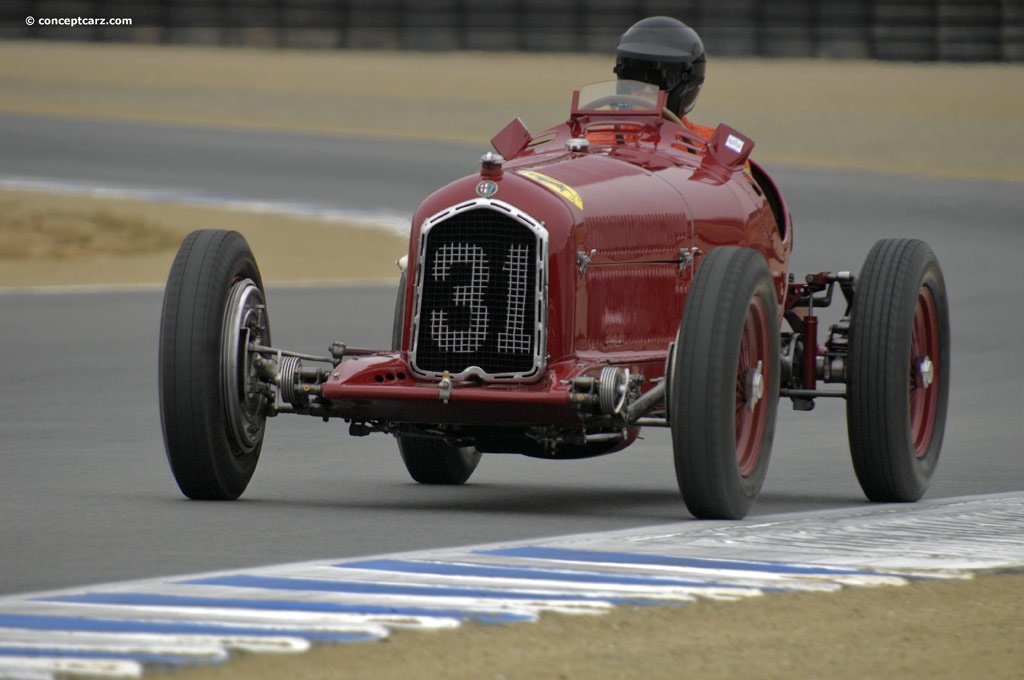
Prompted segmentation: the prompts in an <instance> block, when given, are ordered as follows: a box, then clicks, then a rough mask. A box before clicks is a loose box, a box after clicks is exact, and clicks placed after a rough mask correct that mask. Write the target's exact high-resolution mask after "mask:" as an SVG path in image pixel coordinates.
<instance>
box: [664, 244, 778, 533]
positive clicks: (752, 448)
mask: <svg viewBox="0 0 1024 680" xmlns="http://www.w3.org/2000/svg"><path fill="white" fill-rule="evenodd" d="M670 375H671V384H670V385H669V390H670V391H671V395H670V399H669V400H668V403H669V409H670V411H669V421H670V425H671V428H672V447H673V453H674V457H675V467H676V478H677V481H678V483H679V490H680V492H682V495H683V500H684V501H685V502H686V507H687V509H688V510H689V511H690V512H691V513H692V514H693V515H694V516H695V517H698V518H702V519H742V518H743V517H744V516H746V514H747V512H748V511H749V510H750V507H751V505H752V504H753V502H754V500H755V499H756V498H757V495H758V493H759V492H760V490H761V486H762V484H763V483H764V480H765V476H766V475H767V473H768V459H769V457H770V456H771V449H772V439H773V437H774V434H775V415H776V411H777V408H778V401H779V375H780V367H779V314H778V301H777V299H776V291H775V285H774V282H773V280H772V275H771V273H770V272H769V270H768V264H767V262H766V261H765V259H764V257H763V256H762V255H761V254H760V253H758V252H756V251H754V250H748V249H745V248H732V247H719V248H715V249H714V250H712V251H710V252H709V253H708V254H707V255H706V256H705V257H704V261H703V262H702V263H701V265H700V267H699V268H698V269H697V273H696V275H695V276H694V280H693V283H692V284H691V286H690V291H689V294H688V295H687V298H686V308H685V310H684V311H683V319H682V322H681V323H680V325H679V337H678V338H677V340H676V346H675V355H674V358H673V365H672V367H671V373H670Z"/></svg>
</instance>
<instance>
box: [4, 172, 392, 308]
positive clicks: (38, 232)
mask: <svg viewBox="0 0 1024 680" xmlns="http://www.w3.org/2000/svg"><path fill="white" fill-rule="evenodd" d="M195 229H234V230H236V231H238V232H241V234H242V235H243V236H245V237H246V239H247V240H248V241H249V245H250V246H251V247H252V249H253V252H254V253H255V254H256V259H257V261H258V262H259V265H260V270H261V272H262V274H263V278H264V281H265V282H266V283H268V284H276V283H284V282H322V281H339V280H346V281H388V282H390V281H397V280H398V269H397V267H396V266H395V260H397V259H398V258H400V257H401V256H402V255H405V254H406V252H407V250H408V240H407V239H406V238H405V237H404V236H399V235H398V234H395V233H393V232H391V231H389V230H386V229H376V228H372V227H367V226H365V225H358V224H353V223H348V222H339V221H328V220H318V219H311V218H298V217H292V216H288V215H279V214H274V213H252V212H243V211H232V210H219V209H215V208H207V207H198V206H187V205H180V204H173V203H149V202H144V201H132V200H119V199H108V198H93V197H82V196H66V195H61V194H50V193H36V192H29V191H2V190H0V288H5V287H6V288H13V287H22V286H75V285H136V286H137V285H154V286H156V285H163V284H164V282H165V281H166V280H167V272H168V271H169V270H170V268H171V261H172V260H173V259H174V254H175V253H176V252H177V249H178V245H179V244H180V243H181V241H182V239H184V238H185V236H186V235H188V233H189V232H191V231H193V230H195Z"/></svg>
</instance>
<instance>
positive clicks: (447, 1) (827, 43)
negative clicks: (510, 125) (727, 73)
mask: <svg viewBox="0 0 1024 680" xmlns="http://www.w3.org/2000/svg"><path fill="white" fill-rule="evenodd" d="M657 14H665V15H669V16H674V17H677V18H679V19H682V20H683V21H685V22H687V23H688V24H690V25H691V26H693V27H694V28H696V29H697V31H698V32H699V33H700V34H701V36H702V37H703V38H704V41H705V43H706V45H707V46H708V50H709V52H710V53H711V54H713V55H715V56H765V57H838V58H869V59H887V60H904V61H907V60H910V61H936V60H942V61H1012V62H1019V61H1024V0H486V1H474V0H182V1H180V2H179V1H172V0H135V1H131V2H130V1H128V0H4V1H3V3H2V7H0V37H6V38H46V39H69V40H110V41H125V42H142V41H149V42H166V43H202V44H225V45H263V46H268V45H269V46H279V47H320V48H384V49H406V50H462V49H470V50H526V51H553V52H599V53H607V52H610V51H611V50H612V49H613V48H614V45H615V42H616V39H617V38H618V36H619V35H620V34H621V33H622V31H623V30H625V29H626V28H627V27H628V26H629V25H630V24H632V23H633V22H634V21H636V20H638V19H640V18H643V17H645V16H652V15H657ZM29 17H31V19H29ZM76 18H77V19H84V20H86V21H85V22H82V21H79V22H78V23H79V25H77V26H72V25H68V24H66V23H65V24H63V25H54V24H53V23H52V20H53V19H76ZM125 18H127V19H130V20H131V25H111V22H112V20H115V19H125ZM99 19H105V20H107V25H99V24H98V23H95V22H94V20H99Z"/></svg>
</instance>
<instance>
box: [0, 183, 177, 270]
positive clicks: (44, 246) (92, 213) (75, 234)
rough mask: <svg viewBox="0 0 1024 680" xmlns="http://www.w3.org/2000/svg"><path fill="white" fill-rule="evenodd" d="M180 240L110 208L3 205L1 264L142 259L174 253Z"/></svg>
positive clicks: (11, 200)
mask: <svg viewBox="0 0 1024 680" xmlns="http://www.w3.org/2000/svg"><path fill="white" fill-rule="evenodd" d="M180 241H181V239H180V237H179V235H178V234H177V233H175V232H174V231H173V230H171V229H167V228H166V227H164V226H163V225H161V224H159V223H157V222H153V221H151V220H148V219H144V218H141V217H137V216H133V215H131V214H130V213H128V214H126V213H124V212H122V211H118V210H116V209H114V208H112V207H101V206H96V207H94V206H82V207H78V208H72V209H60V208H55V207H52V206H39V205H27V204H26V202H25V200H24V199H23V198H20V197H13V196H8V197H6V198H5V199H3V200H0V260H5V259H6V260H25V259H55V260H65V259H68V258H74V257H82V256H85V255H139V254H145V253H153V252H160V251H171V250H173V249H175V248H177V246H178V243H179V242H180Z"/></svg>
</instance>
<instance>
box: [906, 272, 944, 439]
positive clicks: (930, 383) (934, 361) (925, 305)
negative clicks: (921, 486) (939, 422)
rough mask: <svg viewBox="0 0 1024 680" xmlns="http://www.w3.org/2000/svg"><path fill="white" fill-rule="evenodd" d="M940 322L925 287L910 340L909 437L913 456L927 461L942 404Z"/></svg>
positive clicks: (921, 291) (933, 303)
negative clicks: (936, 419) (939, 404)
mask: <svg viewBox="0 0 1024 680" xmlns="http://www.w3.org/2000/svg"><path fill="white" fill-rule="evenodd" d="M939 358H940V357H939V321H938V315H937V313H936V311H935V298H934V297H932V292H931V290H930V289H928V288H927V287H925V286H922V287H921V290H919V291H918V293H917V305H916V306H915V308H914V332H913V336H912V339H911V341H910V436H911V437H912V438H913V441H914V455H916V456H917V457H918V458H924V457H925V455H927V453H928V448H929V446H930V445H931V442H932V434H933V433H934V432H935V412H936V410H937V408H938V403H939V385H938V382H939V381H940V380H942V379H943V376H942V375H941V374H940V373H939V363H940V362H939Z"/></svg>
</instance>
